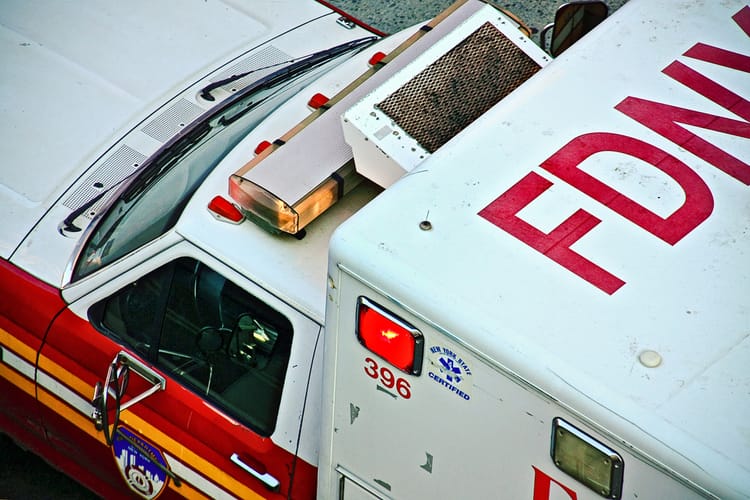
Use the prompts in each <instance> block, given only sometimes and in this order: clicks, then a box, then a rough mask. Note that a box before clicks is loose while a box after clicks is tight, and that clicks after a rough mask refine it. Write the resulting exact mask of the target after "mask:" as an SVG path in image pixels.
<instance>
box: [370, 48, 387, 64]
mask: <svg viewBox="0 0 750 500" xmlns="http://www.w3.org/2000/svg"><path fill="white" fill-rule="evenodd" d="M385 57H386V54H385V52H379V51H378V52H375V53H374V54H373V55H372V57H371V58H370V60H369V61H367V63H368V64H369V65H370V66H375V65H376V64H378V63H379V62H381V61H382V60H383V59H385Z"/></svg>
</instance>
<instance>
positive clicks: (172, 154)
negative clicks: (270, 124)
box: [72, 38, 374, 281]
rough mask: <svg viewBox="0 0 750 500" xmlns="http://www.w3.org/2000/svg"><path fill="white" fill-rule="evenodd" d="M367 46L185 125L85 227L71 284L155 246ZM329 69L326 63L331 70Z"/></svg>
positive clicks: (277, 78)
mask: <svg viewBox="0 0 750 500" xmlns="http://www.w3.org/2000/svg"><path fill="white" fill-rule="evenodd" d="M373 41H374V38H367V39H362V40H356V41H354V42H349V43H347V44H344V45H340V46H337V47H334V48H332V49H329V50H326V51H323V52H319V53H315V54H312V55H311V56H309V57H307V58H305V59H303V60H300V61H298V62H296V63H293V64H291V65H289V66H287V67H285V68H283V69H281V70H279V71H276V72H274V73H272V74H270V75H268V76H267V77H265V78H263V79H262V80H259V81H258V82H256V83H255V84H252V85H251V86H250V87H248V88H246V89H244V90H243V91H241V92H240V93H238V95H235V96H234V97H233V98H230V99H229V100H228V101H227V102H226V103H224V104H222V105H220V106H219V107H218V109H217V110H215V111H213V112H211V113H208V114H207V115H204V116H203V117H201V118H200V119H198V120H197V121H196V122H195V123H193V124H192V125H191V126H190V127H189V128H188V130H187V131H186V132H184V134H183V135H181V136H180V137H178V138H176V139H173V140H172V141H171V142H170V143H169V144H168V145H167V146H165V147H164V148H162V149H161V150H160V151H159V152H157V154H156V155H154V157H152V158H151V159H150V160H149V162H147V163H146V164H144V166H143V167H142V170H141V172H140V174H139V175H138V176H137V177H136V178H134V179H133V180H132V181H131V182H130V183H129V184H127V186H125V187H123V188H121V189H120V191H119V195H118V196H117V198H115V199H114V202H112V203H111V204H110V206H109V208H108V209H107V211H106V213H105V214H104V215H103V216H102V217H101V218H100V219H96V220H95V222H94V223H92V227H91V228H90V232H89V237H88V238H85V244H84V246H83V248H82V250H81V251H80V252H79V253H78V256H77V261H76V263H75V266H74V268H73V275H72V281H76V280H78V279H80V278H83V277H85V276H88V275H89V274H91V273H93V272H94V271H96V270H98V269H100V268H101V267H103V266H106V265H107V264H109V263H111V262H114V261H115V260H117V259H119V258H121V257H123V256H125V255H127V254H129V253H130V252H132V251H133V250H136V249H137V248H139V247H141V246H143V245H144V244H146V243H148V242H150V241H153V240H155V239H156V238H158V237H159V236H161V235H163V234H165V233H166V232H167V231H168V230H169V229H171V228H172V227H173V226H174V225H175V224H176V223H177V219H178V218H179V216H180V214H181V213H182V210H183V209H184V207H185V205H186V204H187V202H188V201H189V200H190V197H191V196H192V194H193V193H194V192H195V191H196V190H197V189H198V187H199V186H200V185H201V183H202V182H203V180H204V179H205V178H206V176H207V175H208V174H209V173H210V172H211V171H212V170H213V169H214V168H215V167H216V165H217V164H218V163H219V162H220V161H221V160H222V159H223V158H224V157H225V156H226V154H227V153H228V152H229V151H231V150H232V148H234V146H236V145H237V143H238V142H239V141H240V140H241V139H242V138H243V137H244V136H245V135H247V134H248V133H249V132H250V131H251V130H252V129H253V128H254V127H255V126H256V125H257V124H258V123H259V122H260V121H261V120H262V119H263V118H265V117H266V116H267V115H268V114H269V113H271V112H272V111H273V109H274V108H276V107H277V106H278V105H280V104H281V103H282V102H284V101H285V100H286V99H288V98H289V97H290V96H291V95H293V94H294V93H296V92H297V91H298V90H299V89H300V88H301V87H303V86H304V85H305V84H306V83H307V82H308V81H309V80H311V79H312V78H314V77H315V76H317V75H318V74H319V73H320V72H322V71H323V70H325V69H326V67H327V66H328V63H329V62H331V61H334V60H337V59H339V56H341V55H342V54H347V53H353V52H354V51H356V50H358V49H361V48H363V47H365V46H367V45H369V44H370V43H372V42H373ZM331 64H332V63H331Z"/></svg>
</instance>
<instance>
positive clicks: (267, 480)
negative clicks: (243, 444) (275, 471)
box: [230, 453, 281, 491]
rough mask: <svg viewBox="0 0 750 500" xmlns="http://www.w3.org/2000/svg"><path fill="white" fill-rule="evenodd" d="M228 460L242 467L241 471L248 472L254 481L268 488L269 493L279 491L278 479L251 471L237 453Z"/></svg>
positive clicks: (267, 474)
mask: <svg viewBox="0 0 750 500" xmlns="http://www.w3.org/2000/svg"><path fill="white" fill-rule="evenodd" d="M230 460H232V462H234V463H235V464H237V465H239V466H240V467H242V469H243V470H244V471H245V472H248V473H249V474H250V475H251V476H253V477H254V478H255V479H257V480H259V481H260V482H261V483H263V485H264V486H265V487H266V488H268V489H269V490H271V491H279V486H281V483H280V482H279V480H278V479H276V478H275V477H273V476H272V475H271V474H269V473H267V472H266V473H265V474H261V473H260V472H258V471H257V470H255V469H253V468H252V467H250V466H249V465H247V464H246V463H245V462H243V461H242V459H241V458H240V456H239V455H238V454H237V453H232V456H231V457H230Z"/></svg>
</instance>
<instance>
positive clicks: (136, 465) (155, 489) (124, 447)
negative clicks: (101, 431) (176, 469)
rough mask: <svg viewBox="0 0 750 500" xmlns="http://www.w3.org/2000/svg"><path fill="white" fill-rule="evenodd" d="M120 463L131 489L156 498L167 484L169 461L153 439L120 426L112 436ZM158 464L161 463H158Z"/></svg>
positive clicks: (113, 450) (119, 465)
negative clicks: (148, 439)
mask: <svg viewBox="0 0 750 500" xmlns="http://www.w3.org/2000/svg"><path fill="white" fill-rule="evenodd" d="M112 452H113V453H114V455H115V461H116V462H117V467H118V468H119V469H120V473H122V477H123V478H124V479H125V482H126V483H127V484H128V486H129V487H130V489H131V490H133V491H135V492H136V493H138V494H139V495H140V496H142V497H143V498H147V499H152V498H156V497H157V496H158V495H159V494H160V493H161V492H162V490H164V487H165V486H166V485H167V481H168V479H169V478H168V477H167V472H166V471H167V462H166V460H164V456H163V455H162V454H161V452H160V451H159V450H158V449H157V448H156V447H154V446H153V445H152V444H151V443H149V442H148V441H146V440H144V439H143V438H141V437H139V436H136V435H135V434H134V433H133V432H131V431H129V430H128V429H126V428H124V427H122V426H120V427H118V428H117V432H115V435H114V436H113V438H112ZM157 464H158V465H157Z"/></svg>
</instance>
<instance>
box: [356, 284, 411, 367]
mask: <svg viewBox="0 0 750 500" xmlns="http://www.w3.org/2000/svg"><path fill="white" fill-rule="evenodd" d="M357 338H358V339H359V341H360V342H361V343H362V345H364V346H365V347H366V348H367V349H369V350H370V351H372V352H373V353H375V354H377V355H378V356H380V357H381V358H383V359H384V360H386V361H388V362H389V363H390V364H392V365H393V366H395V367H396V368H398V369H399V370H401V371H404V372H406V373H410V374H412V375H419V374H420V372H421V371H422V352H423V350H424V338H423V337H422V333H421V332H420V331H419V330H417V329H416V328H414V327H413V326H411V325H410V324H409V323H407V322H405V321H403V320H402V319H400V318H398V317H397V316H395V315H393V314H391V313H389V312H388V311H386V310H385V309H382V308H381V307H379V306H377V305H376V304H374V303H372V302H371V301H369V300H367V299H366V298H364V297H360V298H359V303H358V304H357Z"/></svg>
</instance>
